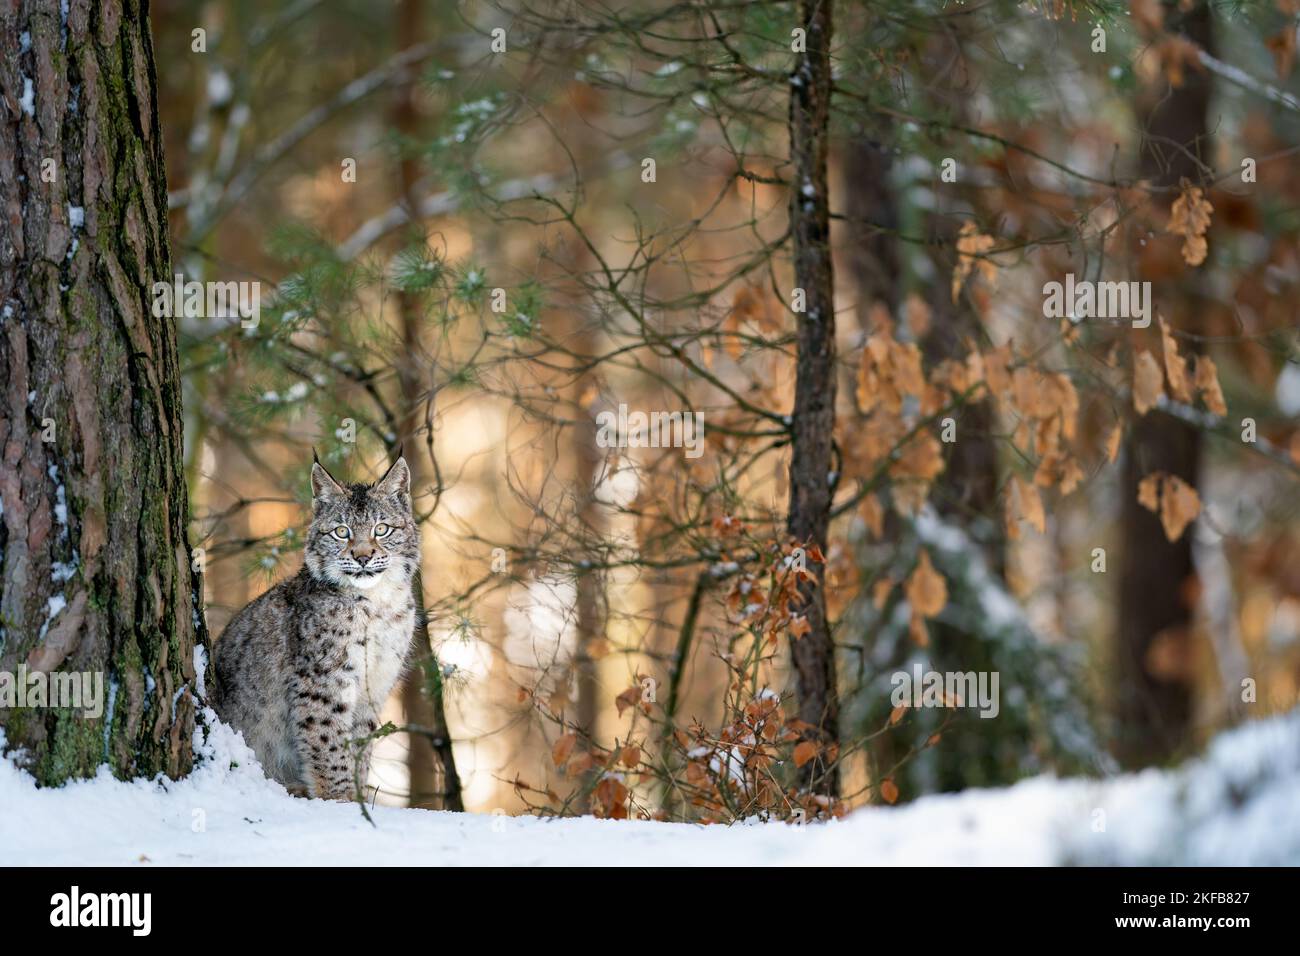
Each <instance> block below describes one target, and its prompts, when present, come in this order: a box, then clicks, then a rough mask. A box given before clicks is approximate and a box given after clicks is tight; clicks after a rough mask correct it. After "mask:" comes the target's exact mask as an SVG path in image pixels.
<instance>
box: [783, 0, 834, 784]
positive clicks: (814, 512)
mask: <svg viewBox="0 0 1300 956" xmlns="http://www.w3.org/2000/svg"><path fill="white" fill-rule="evenodd" d="M799 22H800V23H801V24H802V26H803V28H804V30H805V31H806V34H807V41H806V46H805V50H804V52H802V53H797V54H796V57H795V69H794V76H793V77H792V78H791V83H790V117H789V128H790V161H791V165H792V166H793V171H792V172H793V178H792V181H791V183H790V230H791V233H792V235H793V237H794V284H795V287H796V288H799V289H802V290H803V292H804V296H805V305H806V311H804V312H803V313H801V314H798V315H797V321H798V331H797V342H798V345H797V348H798V352H797V358H796V363H797V364H796V379H795V398H794V412H793V416H792V424H791V439H792V441H791V456H790V512H789V516H788V520H787V530H788V532H789V534H790V536H791V537H793V538H794V539H795V540H796V541H797V542H798V543H799V544H801V545H804V546H807V547H812V546H816V547H818V548H820V549H821V550H822V552H823V553H825V551H826V548H827V532H828V530H829V525H830V508H831V498H832V496H833V493H834V488H833V487H832V481H831V474H832V472H833V471H834V470H835V463H834V432H835V392H836V388H835V302H834V273H833V267H832V264H831V248H830V216H829V209H828V203H827V189H828V186H827V177H826V158H827V142H828V139H829V131H828V118H829V114H830V98H831V66H830V47H831V32H832V20H831V0H801V2H800V4H799ZM808 568H809V570H810V571H812V572H813V573H814V574H815V576H816V578H817V581H816V583H815V584H813V583H805V584H803V585H802V586H801V589H800V590H801V592H802V595H803V599H804V604H803V613H804V614H805V615H806V616H807V619H808V623H809V624H810V625H811V630H810V631H809V633H807V634H805V635H804V636H803V637H800V638H797V639H792V640H791V657H792V659H793V662H794V669H795V673H796V677H797V692H798V695H799V700H798V707H799V711H798V713H799V718H800V719H801V720H803V721H805V722H806V723H808V724H809V725H810V726H811V727H812V728H813V729H812V730H810V731H807V732H806V736H807V737H808V738H809V739H813V740H815V741H816V742H818V743H819V744H821V745H822V746H823V747H824V748H825V747H830V746H836V745H837V744H838V740H839V697H838V689H837V687H836V686H835V681H836V677H835V673H836V672H835V644H834V641H833V639H832V635H831V629H830V621H829V620H828V619H827V613H826V591H825V574H824V571H825V568H824V565H823V564H821V563H814V562H811V561H810V562H809V563H808ZM823 753H824V751H823ZM800 781H801V783H802V784H803V786H805V787H809V786H812V787H813V788H814V789H815V790H816V791H817V792H819V793H823V794H828V795H831V796H835V795H837V793H838V789H839V786H838V781H839V774H838V771H837V770H836V769H833V768H832V769H830V770H827V769H826V766H825V764H824V763H823V760H821V759H818V760H811V761H809V762H808V763H806V764H804V766H803V768H802V770H801V771H800Z"/></svg>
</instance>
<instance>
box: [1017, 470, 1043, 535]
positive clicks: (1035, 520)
mask: <svg viewBox="0 0 1300 956" xmlns="http://www.w3.org/2000/svg"><path fill="white" fill-rule="evenodd" d="M1009 501H1010V503H1011V511H1010V515H1011V517H1012V518H1013V519H1014V520H1015V521H1017V522H1019V521H1027V522H1029V525H1030V527H1032V528H1033V529H1034V530H1035V531H1037V532H1038V533H1039V534H1044V533H1046V531H1047V515H1046V513H1045V512H1044V511H1043V499H1042V497H1041V496H1040V495H1039V494H1038V489H1037V488H1036V487H1034V485H1033V483H1032V482H1028V481H1025V480H1024V479H1022V478H1021V477H1020V476H1019V475H1014V476H1012V479H1011V496H1010V499H1009ZM1017 533H1018V532H1017Z"/></svg>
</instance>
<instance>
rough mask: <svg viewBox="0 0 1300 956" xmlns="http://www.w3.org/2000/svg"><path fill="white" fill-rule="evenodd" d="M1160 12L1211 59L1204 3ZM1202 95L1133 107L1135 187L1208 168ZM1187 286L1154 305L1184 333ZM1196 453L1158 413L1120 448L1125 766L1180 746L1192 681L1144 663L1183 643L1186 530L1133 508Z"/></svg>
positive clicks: (1200, 88) (1195, 443)
mask: <svg viewBox="0 0 1300 956" xmlns="http://www.w3.org/2000/svg"><path fill="white" fill-rule="evenodd" d="M1165 9H1166V29H1168V30H1170V31H1171V32H1180V33H1182V34H1184V35H1186V36H1187V37H1188V38H1190V39H1191V40H1193V41H1194V42H1196V43H1197V44H1198V45H1200V46H1201V47H1202V48H1204V49H1206V50H1209V51H1210V52H1213V48H1212V46H1211V43H1212V39H1213V37H1212V32H1213V31H1212V27H1211V21H1210V10H1209V6H1208V4H1206V3H1198V4H1197V5H1196V6H1195V7H1194V8H1193V9H1192V10H1191V11H1189V12H1182V11H1181V10H1180V9H1179V8H1177V7H1176V6H1173V5H1169V4H1166V8H1165ZM1210 92H1211V81H1210V77H1209V74H1207V73H1203V72H1199V71H1197V70H1189V71H1188V72H1187V74H1186V76H1185V77H1184V79H1183V82H1182V83H1181V85H1179V86H1177V87H1171V86H1169V84H1168V83H1167V82H1166V81H1165V80H1164V79H1163V78H1162V79H1161V80H1160V81H1159V82H1158V84H1157V86H1156V88H1155V89H1151V90H1147V91H1145V93H1144V96H1143V99H1142V100H1141V101H1140V102H1139V103H1138V112H1139V119H1140V120H1141V121H1142V128H1143V130H1144V131H1145V135H1144V138H1143V142H1142V153H1141V161H1140V168H1141V174H1142V176H1143V177H1144V178H1147V179H1149V180H1150V181H1151V182H1152V183H1153V184H1155V185H1159V186H1175V187H1176V186H1177V185H1178V183H1179V181H1180V180H1181V179H1182V178H1184V177H1185V178H1187V179H1188V180H1190V181H1191V182H1193V183H1200V182H1201V179H1202V169H1203V165H1202V164H1209V163H1210V162H1211V160H1212V157H1211V154H1210V145H1209V130H1208V126H1207V121H1206V113H1207V109H1208V105H1209V98H1210ZM1168 201H1169V200H1168V199H1166V203H1167V202H1168ZM1194 281H1195V279H1194V276H1190V275H1189V276H1188V277H1187V278H1185V279H1184V287H1183V288H1182V289H1179V290H1174V291H1173V292H1172V293H1170V294H1168V295H1166V296H1163V297H1162V299H1163V301H1162V303H1161V304H1162V310H1161V311H1162V313H1163V314H1164V315H1165V317H1166V319H1168V320H1169V321H1170V322H1171V325H1172V326H1173V327H1175V328H1185V327H1186V323H1187V321H1188V320H1189V319H1191V318H1192V317H1194V315H1195V314H1196V309H1195V295H1194V290H1193V288H1192V283H1193V282H1194ZM1157 354H1159V353H1157ZM1200 454H1201V436H1200V432H1199V431H1197V430H1196V429H1195V428H1193V427H1191V426H1190V425H1187V424H1185V423H1183V422H1181V421H1179V420H1177V419H1174V418H1172V417H1170V416H1168V415H1163V414H1161V413H1160V412H1158V411H1152V412H1148V413H1147V414H1146V415H1143V416H1142V417H1140V418H1138V419H1137V420H1136V422H1135V423H1134V425H1133V428H1132V431H1131V433H1130V435H1129V440H1128V444H1127V447H1126V449H1125V454H1124V464H1123V478H1122V486H1121V494H1122V495H1123V501H1122V511H1121V521H1122V527H1123V536H1124V540H1123V554H1122V559H1121V560H1122V577H1121V579H1120V606H1119V620H1118V622H1117V624H1118V635H1117V643H1116V658H1115V663H1116V688H1115V689H1116V717H1117V723H1118V726H1117V739H1116V755H1117V756H1118V757H1119V759H1120V761H1121V762H1122V763H1124V764H1125V765H1127V766H1145V765H1147V764H1151V763H1156V762H1160V761H1164V760H1167V759H1169V758H1171V757H1173V756H1175V755H1176V754H1177V753H1178V752H1179V751H1180V750H1181V749H1183V748H1184V747H1185V746H1186V744H1187V743H1188V742H1189V737H1190V733H1191V723H1192V679H1191V676H1190V675H1183V676H1177V675H1173V674H1169V673H1163V674H1156V673H1153V672H1152V670H1151V666H1150V658H1151V649H1152V645H1153V644H1154V643H1155V642H1156V640H1157V639H1161V640H1166V641H1177V642H1181V643H1186V642H1189V641H1190V640H1191V625H1192V614H1193V604H1192V598H1191V597H1190V595H1191V593H1192V589H1191V588H1190V587H1189V583H1190V582H1191V580H1192V579H1193V577H1194V575H1195V567H1194V565H1193V561H1192V534H1193V529H1188V531H1186V532H1185V533H1184V534H1183V535H1182V537H1181V538H1180V539H1179V540H1178V541H1174V542H1170V541H1169V540H1168V539H1167V538H1166V536H1165V533H1164V529H1163V528H1162V527H1161V524H1160V519H1159V517H1158V516H1157V515H1155V514H1153V513H1152V512H1150V511H1148V510H1147V509H1146V508H1143V507H1142V506H1141V505H1139V504H1138V482H1139V481H1141V480H1142V478H1143V477H1144V476H1146V475H1148V474H1150V473H1151V472H1154V471H1163V472H1166V473H1168V474H1171V475H1176V476H1178V477H1179V478H1181V479H1183V480H1184V481H1186V482H1187V483H1188V484H1189V485H1191V486H1193V487H1196V485H1197V471H1198V467H1199V463H1200ZM1180 656H1183V657H1186V656H1187V655H1180Z"/></svg>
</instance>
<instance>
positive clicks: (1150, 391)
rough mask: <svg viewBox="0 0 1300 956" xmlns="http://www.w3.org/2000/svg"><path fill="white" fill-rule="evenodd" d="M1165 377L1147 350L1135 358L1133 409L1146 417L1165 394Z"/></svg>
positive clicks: (1137, 354)
mask: <svg viewBox="0 0 1300 956" xmlns="http://www.w3.org/2000/svg"><path fill="white" fill-rule="evenodd" d="M1164 382H1165V379H1164V375H1163V373H1162V372H1161V371H1160V363H1159V362H1157V361H1156V359H1155V356H1154V355H1152V354H1151V353H1150V352H1148V351H1146V350H1145V349H1144V350H1142V351H1140V352H1138V353H1136V354H1135V355H1134V356H1133V407H1134V408H1135V409H1137V413H1138V414H1139V415H1145V414H1146V413H1147V412H1149V411H1150V410H1151V409H1153V408H1155V407H1156V404H1157V403H1158V402H1159V401H1160V396H1161V395H1163V394H1164Z"/></svg>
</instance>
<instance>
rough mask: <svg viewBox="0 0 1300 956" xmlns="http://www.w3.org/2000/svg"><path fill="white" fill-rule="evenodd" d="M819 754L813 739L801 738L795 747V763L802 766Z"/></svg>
mask: <svg viewBox="0 0 1300 956" xmlns="http://www.w3.org/2000/svg"><path fill="white" fill-rule="evenodd" d="M816 756H817V745H816V744H815V743H813V742H812V741H811V740H801V741H800V742H799V743H798V744H797V745H796V746H795V748H794V765H795V766H796V767H802V766H803V765H804V764H806V763H807V762H808V761H809V760H812V759H813V757H816Z"/></svg>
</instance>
